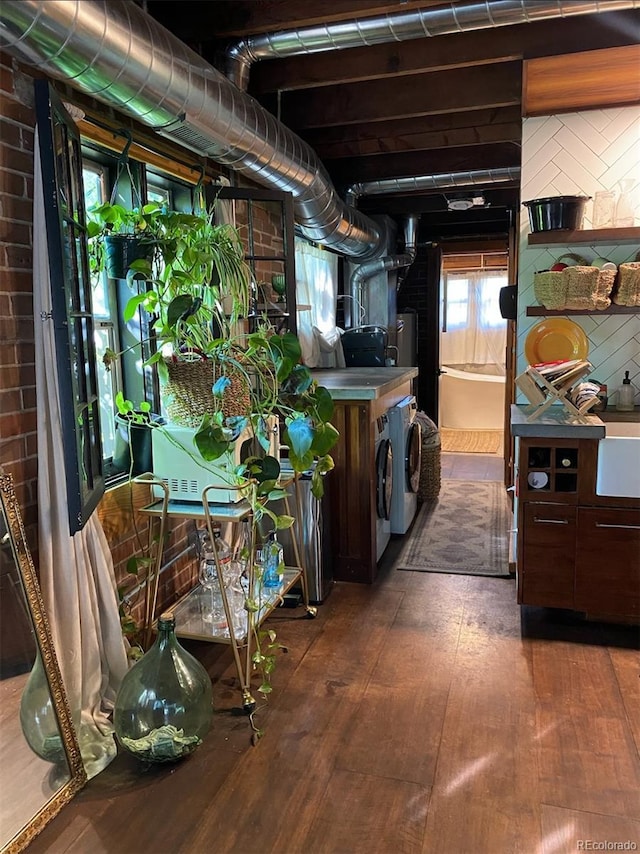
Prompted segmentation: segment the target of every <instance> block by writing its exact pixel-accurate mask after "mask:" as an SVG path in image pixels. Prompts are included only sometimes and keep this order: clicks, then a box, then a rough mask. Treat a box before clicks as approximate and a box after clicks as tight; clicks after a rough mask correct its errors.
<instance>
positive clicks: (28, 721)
mask: <svg viewBox="0 0 640 854" xmlns="http://www.w3.org/2000/svg"><path fill="white" fill-rule="evenodd" d="M20 726H21V728H22V733H23V735H24V737H25V739H26V741H27V744H28V745H29V747H30V748H31V750H33V752H34V753H35V754H36V755H37V756H39V757H40V758H41V759H44V760H45V761H46V762H51V763H53V764H55V765H58V764H61V763H63V762H66V761H67V756H66V753H65V749H64V743H63V741H62V736H61V735H60V725H59V723H58V716H57V715H56V711H55V709H54V707H53V703H52V702H51V689H50V688H49V683H48V681H47V675H46V673H45V672H44V667H43V666H42V659H41V658H40V653H39V652H38V653H36V660H35V662H34V665H33V669H32V670H31V673H30V674H29V678H28V679H27V684H26V685H25V688H24V691H23V692H22V696H21V697H20Z"/></svg>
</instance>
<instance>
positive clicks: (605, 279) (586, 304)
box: [533, 252, 616, 311]
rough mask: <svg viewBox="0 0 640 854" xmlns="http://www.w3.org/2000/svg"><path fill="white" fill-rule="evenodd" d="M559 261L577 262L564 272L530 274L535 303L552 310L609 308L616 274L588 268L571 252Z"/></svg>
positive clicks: (551, 271)
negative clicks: (563, 259) (531, 275)
mask: <svg viewBox="0 0 640 854" xmlns="http://www.w3.org/2000/svg"><path fill="white" fill-rule="evenodd" d="M562 258H567V259H570V260H571V261H574V262H577V263H575V264H574V265H572V266H569V267H565V268H564V270H544V271H543V272H541V273H534V275H533V292H534V294H535V298H536V300H537V301H538V303H539V304H540V305H542V306H544V307H545V308H547V309H549V310H552V311H563V310H564V309H571V310H574V311H575V310H580V309H583V310H586V311H601V310H602V309H605V308H607V307H608V306H610V305H611V291H612V290H613V286H614V282H615V278H616V271H615V270H601V269H599V268H598V267H592V266H590V265H589V264H588V263H587V261H586V260H585V259H584V258H581V257H580V256H579V255H575V254H573V253H571V252H569V253H566V254H565V255H562V256H561V257H560V258H559V259H558V260H562Z"/></svg>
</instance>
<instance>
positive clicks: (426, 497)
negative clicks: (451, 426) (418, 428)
mask: <svg viewBox="0 0 640 854" xmlns="http://www.w3.org/2000/svg"><path fill="white" fill-rule="evenodd" d="M440 451H441V442H440V433H432V434H431V435H429V436H424V437H423V439H422V460H421V465H420V485H419V487H418V499H419V500H420V501H435V500H436V498H437V497H438V495H440V486H441V483H442V456H441V453H440Z"/></svg>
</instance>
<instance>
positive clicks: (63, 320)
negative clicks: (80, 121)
mask: <svg viewBox="0 0 640 854" xmlns="http://www.w3.org/2000/svg"><path fill="white" fill-rule="evenodd" d="M35 93H36V118H37V123H38V131H39V136H40V152H41V165H42V180H43V190H44V199H45V223H46V231H47V242H48V249H49V262H50V279H51V300H52V310H53V323H54V329H55V339H56V362H57V368H58V382H59V396H60V411H61V418H62V440H63V449H64V473H65V480H66V487H67V504H68V507H69V530H70V533H71V534H75V533H76V532H77V531H79V530H81V529H82V528H83V527H84V525H85V524H86V522H87V520H88V519H89V517H90V516H91V513H92V512H93V510H94V509H95V508H96V506H97V504H98V502H99V501H100V498H101V497H102V494H103V493H104V477H103V469H102V442H101V436H100V412H99V408H100V395H99V392H98V382H97V375H96V360H95V347H94V323H93V309H92V294H91V280H90V276H89V265H88V256H87V237H86V230H85V206H84V189H83V181H82V155H81V148H80V137H79V135H78V132H77V130H76V127H75V125H74V123H73V120H72V119H71V117H70V116H69V114H68V113H67V111H66V110H65V108H64V106H63V105H62V102H61V101H60V99H59V98H58V96H57V95H56V93H55V92H54V91H53V90H52V89H51V87H50V86H49V84H48V82H47V81H46V80H37V81H36V83H35Z"/></svg>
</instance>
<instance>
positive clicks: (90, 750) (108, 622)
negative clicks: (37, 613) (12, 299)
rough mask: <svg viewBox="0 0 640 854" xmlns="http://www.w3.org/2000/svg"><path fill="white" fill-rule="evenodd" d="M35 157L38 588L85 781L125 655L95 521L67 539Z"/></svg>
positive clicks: (109, 730)
mask: <svg viewBox="0 0 640 854" xmlns="http://www.w3.org/2000/svg"><path fill="white" fill-rule="evenodd" d="M35 151H36V155H35V163H34V167H35V169H34V172H35V176H34V179H35V183H34V211H33V235H34V237H33V291H34V323H35V356H36V405H37V430H38V514H39V566H40V584H41V587H42V595H43V599H44V601H45V605H46V610H47V615H48V618H49V621H50V623H51V631H52V635H53V641H54V646H55V649H56V653H57V658H58V661H59V664H60V670H61V673H62V678H63V682H64V686H65V690H66V694H67V697H68V700H69V706H70V708H71V712H72V715H73V718H74V722H75V724H76V727H77V730H78V741H79V743H80V750H81V753H82V759H83V762H84V765H85V768H86V771H87V776H88V777H93V776H95V775H96V774H97V773H98V772H99V771H101V770H102V769H103V768H104V767H105V766H106V765H108V764H109V762H110V761H111V760H112V759H113V758H114V757H115V755H116V745H115V741H114V738H113V727H112V725H111V723H110V721H109V717H108V714H109V711H110V710H111V709H112V708H113V703H114V701H115V697H116V693H117V690H118V687H119V685H120V682H121V681H122V677H123V676H124V674H125V673H126V671H127V653H126V647H125V642H124V639H123V636H122V631H121V628H120V618H119V615H118V598H117V590H116V583H115V576H114V571H113V562H112V559H111V553H110V551H109V546H108V543H107V540H106V537H105V535H104V532H103V530H102V527H101V525H100V522H99V520H98V518H97V516H96V514H94V515H93V516H92V517H91V519H89V521H88V522H87V524H86V525H85V527H84V528H83V529H82V530H81V531H79V532H78V533H77V534H76V535H75V536H73V537H72V536H70V534H69V522H68V510H67V494H66V487H65V475H64V452H63V446H62V421H61V417H60V401H59V398H58V372H57V367H56V353H55V338H54V328H53V320H52V319H51V311H52V304H51V286H50V280H49V253H48V247H47V235H46V226H45V216H44V198H43V191H42V173H41V167H40V155H39V147H38V140H37V135H36V146H35Z"/></svg>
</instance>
